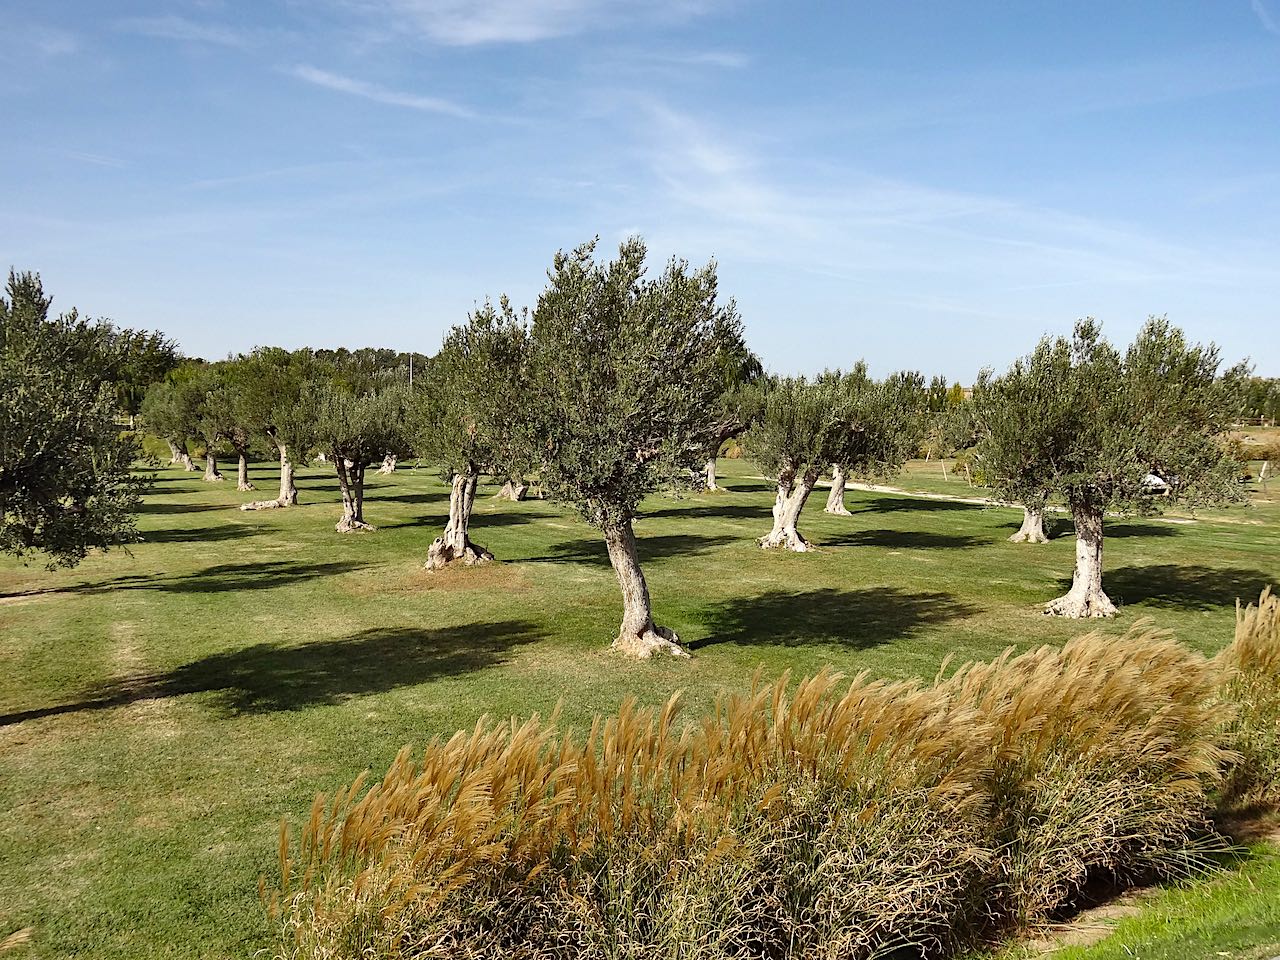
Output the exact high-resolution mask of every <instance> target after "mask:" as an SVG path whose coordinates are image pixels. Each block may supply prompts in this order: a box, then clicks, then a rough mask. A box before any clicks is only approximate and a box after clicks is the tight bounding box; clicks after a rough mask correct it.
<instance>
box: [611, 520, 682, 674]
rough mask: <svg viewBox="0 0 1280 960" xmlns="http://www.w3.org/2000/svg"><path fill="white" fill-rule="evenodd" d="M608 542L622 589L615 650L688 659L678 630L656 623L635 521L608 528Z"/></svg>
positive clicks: (646, 657)
mask: <svg viewBox="0 0 1280 960" xmlns="http://www.w3.org/2000/svg"><path fill="white" fill-rule="evenodd" d="M604 543H605V546H606V547H607V548H608V550H609V562H610V563H611V564H613V572H614V573H616V574H617V575H618V585H619V586H620V587H621V588H622V626H621V627H619V629H618V636H617V638H616V639H615V640H614V641H613V649H614V650H617V651H619V652H621V653H624V654H626V655H627V656H630V657H638V658H640V659H642V660H646V659H648V658H649V657H652V656H653V655H654V654H655V653H669V654H671V655H672V656H673V657H687V656H688V655H689V654H688V653H687V652H686V651H685V649H684V647H682V646H680V638H679V637H678V636H677V635H676V633H675V631H674V630H669V629H668V628H666V627H660V626H658V625H657V624H655V623H654V622H653V609H652V607H651V606H650V603H649V586H648V584H646V583H645V580H644V572H643V571H642V570H641V569H640V560H639V558H638V557H637V556H636V535H635V532H634V531H633V530H632V529H631V520H630V519H627V520H626V521H624V522H622V523H619V524H611V525H608V526H606V527H605V528H604Z"/></svg>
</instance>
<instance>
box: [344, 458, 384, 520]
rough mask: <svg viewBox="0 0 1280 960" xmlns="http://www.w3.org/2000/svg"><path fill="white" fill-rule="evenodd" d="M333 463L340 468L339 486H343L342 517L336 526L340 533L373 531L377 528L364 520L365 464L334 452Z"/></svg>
mask: <svg viewBox="0 0 1280 960" xmlns="http://www.w3.org/2000/svg"><path fill="white" fill-rule="evenodd" d="M333 464H334V466H335V467H336V468H337V470H338V486H339V487H341V488H342V519H341V520H339V521H338V522H337V523H336V524H335V525H334V528H333V529H335V530H337V531H338V532H339V533H352V532H354V531H356V530H369V531H373V530H376V529H377V528H376V527H374V526H372V525H370V524H367V523H365V522H364V464H363V463H360V462H357V461H352V460H348V459H347V458H346V457H344V456H342V455H341V454H337V453H335V454H334V457H333Z"/></svg>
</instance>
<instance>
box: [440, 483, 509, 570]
mask: <svg viewBox="0 0 1280 960" xmlns="http://www.w3.org/2000/svg"><path fill="white" fill-rule="evenodd" d="M479 481H480V477H479V474H478V472H471V473H455V474H454V475H453V483H452V485H451V488H450V490H449V522H448V523H447V524H445V528H444V533H442V534H441V535H440V536H438V537H436V538H435V539H434V540H432V541H431V547H430V549H428V550H427V563H426V567H427V569H428V570H439V569H440V568H441V567H445V566H448V565H449V564H450V563H453V562H455V561H459V560H460V561H462V562H463V563H465V564H466V565H467V566H471V565H472V564H473V563H486V562H487V561H489V560H492V559H493V554H492V553H490V552H489V551H488V550H486V549H485V548H484V547H482V546H479V545H478V544H475V543H472V542H471V538H470V537H469V536H468V532H469V530H470V527H471V509H472V507H474V506H475V502H476V484H478V483H479Z"/></svg>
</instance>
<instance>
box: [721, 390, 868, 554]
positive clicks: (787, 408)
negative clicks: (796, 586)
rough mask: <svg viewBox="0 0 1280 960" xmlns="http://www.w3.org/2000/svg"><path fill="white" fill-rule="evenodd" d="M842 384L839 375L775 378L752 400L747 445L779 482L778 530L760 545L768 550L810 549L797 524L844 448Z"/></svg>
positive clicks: (775, 527) (775, 510) (752, 394)
mask: <svg viewBox="0 0 1280 960" xmlns="http://www.w3.org/2000/svg"><path fill="white" fill-rule="evenodd" d="M843 380H844V375H843V374H841V373H839V372H836V373H827V374H824V375H823V376H821V377H818V378H816V379H810V378H808V377H776V376H774V377H768V378H766V379H765V380H764V381H762V382H761V383H760V384H758V385H757V386H756V387H755V388H753V389H752V390H751V392H750V393H749V395H748V398H747V401H746V402H747V405H748V406H749V408H750V410H751V413H750V417H751V421H752V425H751V428H750V429H749V430H748V431H747V433H746V434H745V436H744V437H743V445H744V446H745V447H746V450H747V453H748V454H749V455H750V456H751V457H752V458H753V459H754V460H755V461H756V462H757V463H758V464H759V465H760V468H761V469H762V470H763V471H764V473H765V475H766V476H768V477H772V478H774V479H775V481H776V483H777V494H776V497H775V499H774V504H773V529H772V530H770V531H769V533H768V534H767V535H766V536H763V537H761V538H760V541H759V542H760V546H762V547H764V548H766V549H769V548H772V547H784V548H786V549H787V550H795V551H797V552H804V551H806V550H809V549H810V546H809V541H807V540H806V539H805V538H804V537H803V536H802V535H801V533H800V531H799V529H798V523H799V519H800V513H801V511H803V510H804V505H805V503H806V502H808V499H809V494H810V493H812V492H813V488H814V486H815V485H816V484H817V482H818V477H819V476H821V474H822V472H823V471H824V470H826V469H827V467H828V466H830V465H831V464H832V463H834V462H835V459H836V457H837V456H838V455H840V454H841V453H842V451H843V450H844V449H845V439H846V438H845V436H844V431H845V429H846V424H847V421H846V419H845V410H844V405H845V403H846V402H847V395H846V393H845V391H844V389H843V386H842V381H843Z"/></svg>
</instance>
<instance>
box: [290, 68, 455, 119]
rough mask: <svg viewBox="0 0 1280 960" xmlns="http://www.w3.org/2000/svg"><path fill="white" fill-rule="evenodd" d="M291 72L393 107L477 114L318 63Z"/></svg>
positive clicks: (328, 86)
mask: <svg viewBox="0 0 1280 960" xmlns="http://www.w3.org/2000/svg"><path fill="white" fill-rule="evenodd" d="M288 73H289V74H290V75H291V76H294V77H297V78H298V79H299V80H303V81H305V82H307V83H310V84H314V85H315V86H317V87H323V88H325V89H326V90H336V91H338V92H339V93H347V94H351V95H352V96H356V97H364V98H365V99H366V100H373V101H375V102H377V103H385V104H388V105H390V106H394V107H408V108H409V109H411V110H421V111H423V112H425V113H442V114H446V115H448V116H451V117H462V118H464V119H471V118H474V117H475V116H476V114H475V112H474V111H472V110H470V109H468V108H467V107H464V106H462V105H461V104H459V103H455V102H454V101H452V100H447V99H445V98H443V97H428V96H423V95H421V94H416V93H406V92H404V91H400V90H392V89H390V88H388V87H384V86H381V85H380V84H377V83H369V82H368V81H365V80H358V79H356V78H355V77H348V76H344V75H342V74H340V73H331V72H330V71H328V70H321V69H320V68H318V67H312V66H308V65H306V64H299V65H298V66H295V67H293V68H291V69H290V70H289V71H288Z"/></svg>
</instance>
